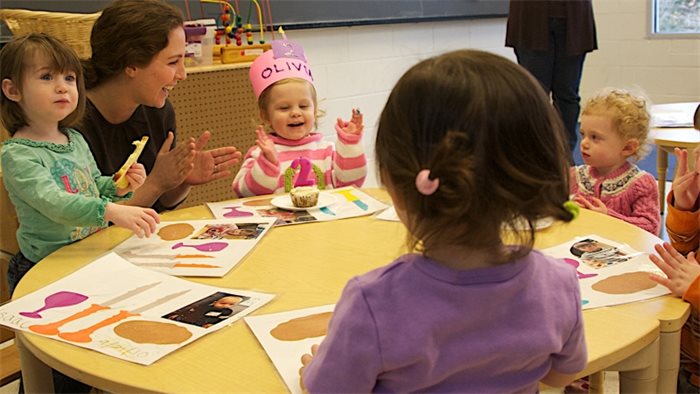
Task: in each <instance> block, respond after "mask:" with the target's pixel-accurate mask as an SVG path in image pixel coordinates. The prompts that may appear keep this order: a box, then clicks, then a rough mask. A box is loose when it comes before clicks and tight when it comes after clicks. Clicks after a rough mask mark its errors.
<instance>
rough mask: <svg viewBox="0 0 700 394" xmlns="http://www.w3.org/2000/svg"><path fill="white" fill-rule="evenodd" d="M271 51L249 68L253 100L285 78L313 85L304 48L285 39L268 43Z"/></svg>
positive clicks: (259, 57) (266, 52) (257, 59)
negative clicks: (302, 80) (296, 79)
mask: <svg viewBox="0 0 700 394" xmlns="http://www.w3.org/2000/svg"><path fill="white" fill-rule="evenodd" d="M270 45H271V46H272V49H270V50H268V51H265V52H264V53H263V54H262V55H260V56H258V57H257V58H256V59H255V60H254V61H253V64H252V65H251V66H250V73H249V76H250V82H251V83H252V84H253V92H255V98H259V97H260V94H261V93H262V92H263V91H264V90H265V89H267V88H268V87H269V86H270V85H272V84H273V83H275V82H277V81H281V80H283V79H287V78H301V79H304V80H306V81H309V83H311V84H313V83H314V78H313V76H312V75H311V68H310V67H309V64H308V63H307V61H306V55H305V54H304V48H302V46H301V45H299V44H297V43H296V42H293V41H289V40H287V39H283V40H275V41H272V42H271V43H270Z"/></svg>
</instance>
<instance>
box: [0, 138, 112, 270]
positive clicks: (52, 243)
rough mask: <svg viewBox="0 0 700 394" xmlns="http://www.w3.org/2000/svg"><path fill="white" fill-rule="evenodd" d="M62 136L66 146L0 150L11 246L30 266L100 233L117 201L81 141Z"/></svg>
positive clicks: (33, 144) (14, 141)
mask: <svg viewBox="0 0 700 394" xmlns="http://www.w3.org/2000/svg"><path fill="white" fill-rule="evenodd" d="M64 133H65V134H66V136H67V137H68V143H67V144H55V143H52V142H41V141H33V140H29V139H24V138H10V139H8V140H7V141H5V142H4V143H3V146H2V159H1V163H2V172H3V180H4V183H5V188H6V189H7V193H8V195H9V197H10V200H11V201H12V204H14V206H15V210H16V211H17V218H18V220H19V229H18V230H17V242H18V243H19V248H20V250H21V251H22V254H24V256H25V257H26V258H27V259H29V260H31V261H33V262H38V261H39V260H41V259H43V258H44V257H46V256H47V255H49V254H50V253H51V252H53V251H55V250H56V249H58V248H60V247H62V246H64V245H67V244H70V243H72V242H75V241H78V240H81V239H83V238H85V237H87V236H88V235H90V234H92V233H94V232H96V231H99V230H100V229H102V228H104V227H106V226H107V223H106V222H105V219H104V214H105V207H106V206H107V203H109V202H111V201H112V200H119V199H121V198H120V197H118V196H117V195H116V188H115V186H114V182H113V181H112V178H111V177H109V176H102V174H101V173H100V171H99V170H98V169H97V165H96V164H95V159H94V158H93V156H92V153H91V152H90V148H89V147H88V145H87V143H86V142H85V140H84V139H83V137H82V135H81V134H80V133H78V132H77V131H75V130H72V129H66V130H64Z"/></svg>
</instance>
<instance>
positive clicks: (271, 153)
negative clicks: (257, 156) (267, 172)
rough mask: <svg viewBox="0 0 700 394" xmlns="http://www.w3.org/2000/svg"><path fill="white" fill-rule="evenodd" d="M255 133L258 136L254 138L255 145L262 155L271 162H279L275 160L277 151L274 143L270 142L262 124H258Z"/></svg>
mask: <svg viewBox="0 0 700 394" xmlns="http://www.w3.org/2000/svg"><path fill="white" fill-rule="evenodd" d="M255 134H256V135H257V136H258V138H257V139H256V140H255V145H257V146H258V148H260V151H261V152H262V154H263V156H265V158H266V159H267V160H268V161H269V162H270V163H272V164H275V165H277V164H279V162H278V161H277V151H276V150H275V143H274V142H272V140H271V139H270V137H268V136H267V133H266V132H265V127H263V125H258V128H257V129H255Z"/></svg>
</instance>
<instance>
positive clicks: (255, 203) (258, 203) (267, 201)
mask: <svg viewBox="0 0 700 394" xmlns="http://www.w3.org/2000/svg"><path fill="white" fill-rule="evenodd" d="M243 205H245V206H247V207H266V206H269V205H272V198H258V199H257V200H250V201H245V202H243Z"/></svg>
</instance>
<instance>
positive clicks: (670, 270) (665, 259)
mask: <svg viewBox="0 0 700 394" xmlns="http://www.w3.org/2000/svg"><path fill="white" fill-rule="evenodd" d="M654 249H656V253H658V254H659V256H661V257H660V258H659V257H658V256H656V255H653V254H650V255H649V258H650V259H651V262H652V263H654V264H656V266H657V267H659V268H660V269H661V271H663V272H664V274H666V276H667V277H668V278H664V277H663V276H659V275H656V274H651V273H650V274H649V278H650V279H651V280H653V281H654V282H656V283H659V284H661V285H663V286H666V287H668V289H669V290H671V293H673V295H675V296H678V297H683V294H685V292H686V290H688V287H690V285H691V283H693V282H694V281H695V279H696V278H697V277H698V276H700V264H698V262H697V260H696V259H695V253H693V252H690V253H689V254H688V257H687V258H685V257H683V255H682V254H680V253H678V251H677V250H676V249H674V248H673V246H671V245H670V244H668V243H667V242H664V244H663V246H662V245H654Z"/></svg>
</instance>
